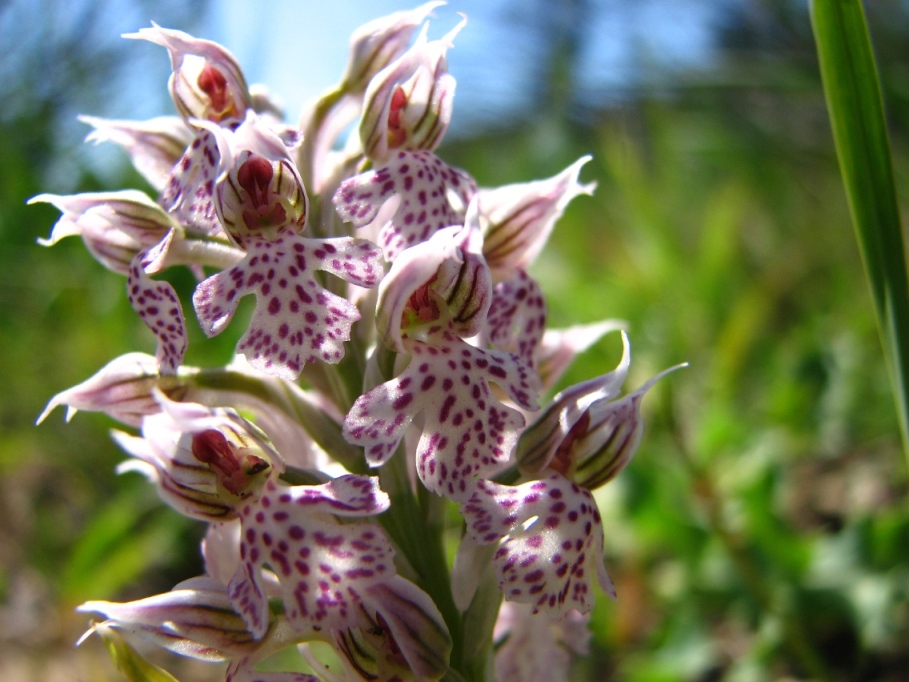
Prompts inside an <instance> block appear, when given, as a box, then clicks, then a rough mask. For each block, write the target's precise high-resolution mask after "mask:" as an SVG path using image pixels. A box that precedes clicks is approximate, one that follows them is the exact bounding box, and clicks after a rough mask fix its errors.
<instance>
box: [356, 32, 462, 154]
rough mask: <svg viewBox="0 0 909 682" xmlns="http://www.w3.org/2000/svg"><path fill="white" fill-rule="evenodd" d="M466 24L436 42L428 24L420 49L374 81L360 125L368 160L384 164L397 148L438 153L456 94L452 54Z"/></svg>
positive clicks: (412, 50) (417, 43) (411, 50)
mask: <svg viewBox="0 0 909 682" xmlns="http://www.w3.org/2000/svg"><path fill="white" fill-rule="evenodd" d="M466 21H467V20H466V18H462V20H461V22H459V23H458V25H457V26H456V27H455V28H454V29H452V30H451V31H450V32H449V33H448V34H447V35H446V36H444V37H443V38H442V39H441V40H433V41H428V40H427V39H426V33H427V28H428V27H427V26H426V25H424V26H423V30H422V31H421V32H420V34H419V36H417V39H416V41H415V42H414V44H413V45H412V46H411V47H410V48H409V49H408V50H407V51H406V52H405V53H404V54H402V55H401V56H400V57H398V58H397V59H396V60H395V61H393V62H391V63H390V64H388V66H386V67H385V68H384V69H382V70H381V71H379V72H378V73H377V74H376V75H375V77H374V78H373V79H372V80H371V81H370V83H369V87H368V88H367V89H366V94H365V95H364V104H363V116H362V118H361V120H360V140H361V142H362V144H363V149H364V151H365V153H366V156H367V157H369V158H370V159H372V160H374V161H377V162H380V163H381V162H385V161H387V160H388V159H389V158H390V157H391V156H392V155H393V154H394V151H395V150H396V149H426V150H432V149H435V148H436V147H437V146H438V145H439V143H440V142H441V141H442V137H443V136H444V135H445V131H446V130H447V128H448V123H449V121H450V120H451V109H452V99H453V97H454V90H455V79H454V78H453V77H452V76H451V75H450V74H449V73H448V63H447V59H446V53H447V51H448V49H449V48H450V47H451V46H452V41H453V40H454V38H455V36H456V35H457V34H458V33H459V32H460V30H461V29H462V28H463V27H464V24H465V23H466Z"/></svg>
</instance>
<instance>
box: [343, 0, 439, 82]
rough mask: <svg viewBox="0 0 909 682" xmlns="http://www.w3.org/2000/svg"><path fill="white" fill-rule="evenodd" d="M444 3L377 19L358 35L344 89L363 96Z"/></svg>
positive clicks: (432, 3)
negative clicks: (435, 10) (425, 21)
mask: <svg viewBox="0 0 909 682" xmlns="http://www.w3.org/2000/svg"><path fill="white" fill-rule="evenodd" d="M444 4H445V3H444V2H440V1H436V2H427V3H425V4H423V5H420V6H419V7H417V8H415V9H411V10H404V11H401V12H394V13H393V14H389V15H388V16H385V17H380V18H378V19H373V20H372V21H370V22H368V23H366V24H363V25H362V26H360V28H358V29H357V30H356V31H354V33H353V35H352V36H351V38H350V56H349V58H348V62H347V68H346V69H345V71H344V77H343V78H342V79H341V87H342V88H343V89H345V90H347V91H349V92H362V91H363V90H365V89H366V86H367V85H368V84H369V82H370V81H371V80H372V78H373V77H374V76H375V75H376V74H377V73H378V72H379V71H381V70H382V69H384V68H385V67H386V66H387V65H388V64H389V63H391V62H392V61H394V60H395V59H397V58H398V57H400V56H401V55H402V54H404V52H405V51H406V50H407V46H408V43H409V42H410V38H411V36H412V35H413V32H414V29H415V28H416V27H417V26H419V25H420V24H421V23H422V22H423V20H424V19H426V17H427V16H429V14H430V13H431V12H432V11H433V10H434V9H436V8H437V7H441V6H442V5H444Z"/></svg>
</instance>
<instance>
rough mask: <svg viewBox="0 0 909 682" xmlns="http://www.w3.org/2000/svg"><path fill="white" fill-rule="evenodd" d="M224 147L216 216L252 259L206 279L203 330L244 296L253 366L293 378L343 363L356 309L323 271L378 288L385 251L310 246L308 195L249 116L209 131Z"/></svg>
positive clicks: (219, 322) (273, 140) (225, 318)
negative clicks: (248, 299)
mask: <svg viewBox="0 0 909 682" xmlns="http://www.w3.org/2000/svg"><path fill="white" fill-rule="evenodd" d="M209 130H210V132H211V134H212V135H213V136H214V137H216V138H217V140H218V145H219V148H220V158H221V163H220V167H221V170H220V173H219V177H218V181H217V183H216V190H215V195H216V206H217V212H218V216H219V217H220V218H221V222H222V224H223V225H224V227H225V229H226V231H227V232H228V233H229V234H230V235H231V238H232V239H233V240H234V242H235V243H237V244H238V245H239V246H240V247H241V248H243V249H244V250H245V251H246V257H245V258H244V259H243V260H242V261H241V262H240V263H238V264H237V265H235V266H234V267H233V268H231V269H229V270H225V271H222V272H220V273H218V274H216V275H213V276H212V277H209V278H208V279H207V280H205V281H204V282H202V283H201V284H200V285H199V286H198V287H197V288H196V291H195V293H194V295H193V304H194V306H195V309H196V314H197V316H198V318H199V322H200V324H201V325H202V329H203V331H204V332H205V333H206V334H207V335H208V336H215V335H217V334H219V333H221V331H223V329H224V328H225V327H226V326H227V324H228V323H229V322H230V320H231V318H232V317H233V315H234V312H235V311H236V307H237V303H238V302H239V300H240V298H242V297H243V296H245V295H247V294H254V295H255V296H256V304H257V305H256V309H255V312H254V314H253V318H252V321H251V323H250V326H249V328H248V329H247V331H246V333H245V334H244V335H243V337H242V338H241V339H240V342H239V344H238V346H237V352H239V353H242V354H243V355H245V356H246V357H247V359H248V360H249V362H250V364H251V365H252V366H253V367H255V368H256V369H258V370H260V371H263V372H266V373H269V374H274V375H277V376H280V377H284V378H287V379H296V377H297V376H299V374H300V371H301V370H302V369H303V366H304V365H305V364H307V363H311V362H316V361H319V360H321V361H323V362H328V363H336V362H338V361H339V360H340V359H341V357H342V356H343V354H344V345H343V344H344V342H345V341H347V340H348V339H349V338H350V328H351V325H352V324H353V323H354V322H355V321H357V320H358V319H360V313H359V311H358V310H357V308H356V306H355V305H353V304H352V303H350V302H349V301H348V300H346V299H344V298H342V297H340V296H338V295H336V294H334V293H332V292H330V291H329V290H328V289H326V288H325V287H323V286H322V285H321V284H320V283H319V282H318V281H317V279H316V274H315V273H316V270H324V271H326V272H329V273H331V274H332V275H334V276H336V277H339V278H341V279H343V280H345V281H347V282H349V283H351V284H354V285H357V286H361V287H366V288H369V287H373V286H375V285H376V284H378V282H379V280H380V278H381V277H382V275H383V274H384V267H383V265H382V259H381V253H380V251H379V249H378V247H376V246H375V245H374V244H372V243H371V242H369V241H367V240H364V239H352V238H349V237H341V238H336V239H324V240H318V239H307V238H304V237H301V236H300V235H299V234H298V232H299V231H300V230H302V229H303V227H304V225H305V220H306V203H307V202H306V192H305V189H304V188H303V184H302V180H301V179H300V176H299V173H297V171H296V167H295V166H294V164H293V161H292V160H291V158H290V156H289V153H288V150H287V148H286V147H285V146H284V144H283V142H282V141H281V139H280V138H279V137H278V136H277V135H276V134H275V133H273V132H272V131H270V130H268V129H266V128H263V127H261V126H260V125H259V124H258V123H257V119H256V118H255V117H254V116H253V115H250V116H248V117H247V119H246V120H245V121H244V123H243V124H242V125H241V126H240V127H239V128H238V129H237V130H236V131H235V132H232V131H226V130H221V129H218V128H217V127H214V126H210V127H209Z"/></svg>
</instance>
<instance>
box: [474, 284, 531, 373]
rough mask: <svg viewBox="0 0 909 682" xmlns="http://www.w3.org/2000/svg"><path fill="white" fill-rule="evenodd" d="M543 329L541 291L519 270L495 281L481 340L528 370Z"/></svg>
mask: <svg viewBox="0 0 909 682" xmlns="http://www.w3.org/2000/svg"><path fill="white" fill-rule="evenodd" d="M545 328H546V301H545V300H544V298H543V291H542V290H541V289H540V285H539V284H537V283H536V281H535V280H534V279H532V278H531V277H530V276H529V275H528V274H527V273H526V272H524V271H523V270H516V271H515V274H514V275H513V276H512V277H511V279H508V280H505V281H504V282H499V283H498V284H496V286H495V287H494V288H493V290H492V304H491V305H490V307H489V314H488V315H487V316H486V325H485V330H484V333H483V336H482V337H481V338H482V340H483V341H484V342H486V343H488V344H490V345H491V346H492V347H493V348H496V349H498V350H507V351H509V352H511V353H514V354H515V355H517V356H518V357H519V358H521V359H522V360H523V361H524V362H526V363H527V364H528V365H530V366H531V367H533V366H534V364H535V360H536V354H537V350H538V349H539V346H540V343H541V342H542V340H543V333H544V331H545Z"/></svg>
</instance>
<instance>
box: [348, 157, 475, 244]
mask: <svg viewBox="0 0 909 682" xmlns="http://www.w3.org/2000/svg"><path fill="white" fill-rule="evenodd" d="M475 192H476V184H475V183H474V181H473V178H471V177H470V176H469V175H468V174H467V173H465V172H464V171H462V170H459V169H457V168H453V167H451V166H449V165H447V164H446V163H444V162H443V161H442V160H441V159H439V158H438V157H437V156H435V155H434V154H433V153H431V152H428V151H399V152H397V153H396V154H395V155H394V156H393V157H392V158H391V159H390V160H389V161H388V163H387V164H385V165H383V166H381V167H379V168H376V169H374V170H371V171H367V172H366V173H361V174H360V175H356V176H354V177H352V178H349V179H347V180H345V181H344V182H342V183H341V186H340V187H339V188H338V191H337V192H336V193H335V195H334V199H333V202H334V205H335V209H336V210H337V212H338V215H340V216H341V218H342V220H344V221H346V222H352V223H353V224H354V225H355V226H356V227H362V226H364V225H367V224H369V223H370V222H372V221H373V220H374V219H375V218H376V216H377V215H378V214H379V209H380V208H381V207H382V206H383V205H384V204H385V203H386V202H387V201H388V200H389V199H391V198H392V197H394V196H397V197H399V198H400V205H399V206H398V209H397V211H396V212H395V213H394V215H393V216H392V217H391V218H390V219H389V220H388V221H387V222H386V223H385V224H384V225H382V226H381V227H380V228H379V245H380V246H381V247H382V249H383V251H384V252H385V258H386V259H387V260H394V259H395V258H396V257H397V256H398V255H399V254H400V253H401V252H402V251H403V250H404V249H406V248H408V247H410V246H413V245H414V244H418V243H420V242H423V241H426V240H427V239H429V238H430V237H431V236H432V235H433V234H434V233H435V232H436V231H438V230H441V229H442V228H445V227H449V226H451V225H462V224H463V223H464V214H465V211H466V208H467V205H468V204H469V203H470V199H471V198H472V197H473V195H474V194H475Z"/></svg>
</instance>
